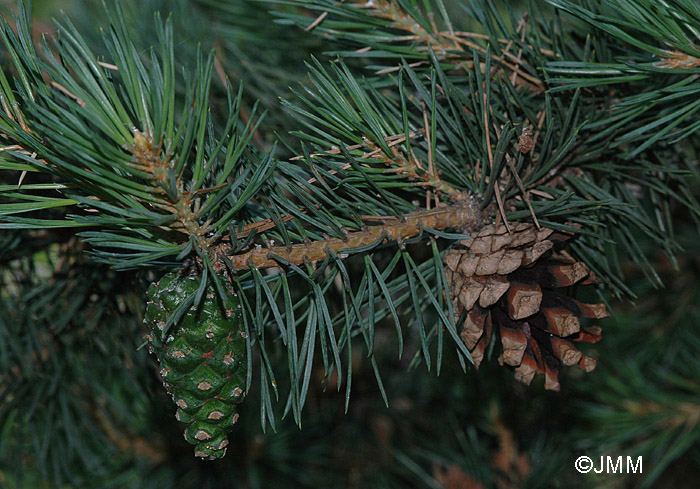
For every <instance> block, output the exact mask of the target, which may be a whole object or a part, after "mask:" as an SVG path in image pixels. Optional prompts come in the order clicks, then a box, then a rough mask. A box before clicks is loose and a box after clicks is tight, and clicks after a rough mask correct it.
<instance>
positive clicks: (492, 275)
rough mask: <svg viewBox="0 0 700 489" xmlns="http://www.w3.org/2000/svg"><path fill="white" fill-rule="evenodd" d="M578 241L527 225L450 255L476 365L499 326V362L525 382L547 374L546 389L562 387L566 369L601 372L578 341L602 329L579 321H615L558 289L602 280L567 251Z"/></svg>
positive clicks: (465, 243)
mask: <svg viewBox="0 0 700 489" xmlns="http://www.w3.org/2000/svg"><path fill="white" fill-rule="evenodd" d="M572 236H573V234H571V233H563V232H558V231H554V230H552V229H547V228H540V229H537V228H535V226H533V225H530V224H526V223H519V224H515V225H512V226H511V231H510V232H509V231H508V229H507V228H506V227H505V226H495V225H488V226H485V227H484V228H482V229H481V230H480V231H479V232H478V233H477V234H476V235H475V237H473V238H469V239H464V240H461V241H459V243H458V245H457V246H455V247H454V248H452V249H449V250H447V251H446V252H445V257H444V262H445V270H446V276H447V280H448V283H449V284H450V285H451V287H452V289H451V297H452V300H453V302H454V306H455V311H456V314H458V315H459V316H460V317H463V318H464V319H463V324H462V331H461V334H460V336H461V338H462V341H463V342H464V344H465V345H466V346H467V348H468V349H469V351H470V352H471V354H472V359H473V360H474V365H475V366H476V367H477V368H478V366H479V365H480V364H481V362H482V361H483V358H484V354H485V352H486V349H487V347H488V345H489V342H490V337H491V330H492V329H493V330H495V331H496V332H497V334H498V336H499V337H500V346H501V354H500V356H499V362H500V363H501V364H502V365H503V364H505V365H507V366H509V367H513V368H514V369H515V378H516V379H517V380H519V381H521V382H523V383H526V384H530V383H531V382H532V380H533V378H534V376H535V374H537V373H541V374H544V377H545V388H546V389H549V390H559V389H560V383H559V369H560V368H561V366H573V365H577V366H579V367H580V368H582V369H583V370H585V371H587V372H588V371H591V370H593V369H594V368H595V360H593V359H592V358H590V357H587V356H585V355H584V354H583V353H582V352H580V351H579V350H578V348H577V347H576V345H575V343H574V342H588V343H595V342H597V341H599V340H600V338H601V330H600V328H599V327H597V326H585V327H584V326H582V324H581V320H580V318H593V319H602V318H604V317H608V315H609V314H608V312H607V310H606V308H605V306H604V305H603V304H585V303H582V302H579V301H577V300H575V299H573V298H571V297H568V296H566V295H564V294H561V293H559V292H557V291H556V290H557V289H561V288H564V287H570V286H572V285H577V284H583V283H587V282H595V281H596V278H595V277H594V276H593V275H592V274H591V273H590V270H589V269H588V267H587V266H586V265H585V264H584V263H582V262H578V261H576V260H575V259H574V258H573V257H571V255H569V254H568V253H566V251H563V250H562V249H561V248H562V247H563V246H564V245H565V244H566V242H567V241H568V240H569V239H571V238H572Z"/></svg>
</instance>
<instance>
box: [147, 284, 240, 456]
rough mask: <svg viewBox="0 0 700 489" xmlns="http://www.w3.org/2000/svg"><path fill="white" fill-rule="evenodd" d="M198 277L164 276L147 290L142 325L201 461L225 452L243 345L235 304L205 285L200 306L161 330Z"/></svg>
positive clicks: (234, 299) (237, 400) (237, 393)
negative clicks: (146, 327) (222, 298)
mask: <svg viewBox="0 0 700 489" xmlns="http://www.w3.org/2000/svg"><path fill="white" fill-rule="evenodd" d="M201 280H202V279H201V277H192V276H187V275H183V274H180V273H176V272H173V273H169V274H167V275H165V276H164V277H163V278H161V279H160V281H159V282H156V283H153V284H151V286H150V287H149V289H148V292H147V296H148V302H147V305H146V317H145V322H146V323H147V325H148V327H149V333H148V335H147V340H148V342H149V350H151V352H155V354H156V356H157V357H158V361H159V362H160V367H161V370H160V374H161V376H162V377H163V385H164V386H165V388H166V389H167V390H168V392H169V393H170V395H171V396H172V398H173V401H174V402H175V404H176V405H177V407H178V409H177V412H176V415H175V416H176V417H177V419H178V420H179V421H181V422H183V423H185V424H186V425H187V428H186V429H185V439H186V440H187V441H188V442H189V443H191V444H193V445H195V455H196V456H198V457H202V458H207V459H210V460H212V459H215V458H221V457H223V456H224V455H225V453H226V446H227V445H228V439H227V438H226V435H227V434H228V433H229V432H230V431H231V430H232V429H233V425H234V424H235V423H236V422H237V421H238V413H237V412H236V405H237V404H238V403H240V402H241V401H242V400H243V397H244V389H245V381H246V370H245V365H246V361H245V355H246V340H245V335H246V333H245V330H244V329H243V321H242V320H241V310H240V302H239V300H238V298H237V297H236V296H235V295H234V294H233V293H232V292H229V293H228V294H227V295H226V297H225V298H224V300H223V301H222V300H221V298H220V297H219V295H218V294H217V293H216V291H215V290H214V288H213V286H211V285H208V287H207V289H206V291H205V295H204V297H203V299H202V302H201V304H200V305H199V306H198V307H194V306H193V307H191V308H190V309H189V310H188V311H187V312H186V313H185V314H184V315H182V317H181V318H180V319H179V321H177V322H176V323H175V324H173V325H172V326H171V327H170V328H168V329H167V330H166V327H165V326H166V323H167V321H168V318H169V317H170V316H171V315H172V314H173V313H174V311H175V310H176V309H177V308H178V306H180V305H181V304H182V303H183V302H184V301H185V300H187V299H188V298H189V297H192V296H193V295H194V294H196V292H197V290H198V288H199V287H200V284H201Z"/></svg>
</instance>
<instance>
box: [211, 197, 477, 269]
mask: <svg viewBox="0 0 700 489" xmlns="http://www.w3.org/2000/svg"><path fill="white" fill-rule="evenodd" d="M375 219H376V217H375ZM382 219H383V220H384V222H383V224H382V225H375V226H369V227H367V228H366V229H363V230H361V231H354V232H348V233H347V236H346V238H345V239H339V238H330V239H327V240H322V241H314V242H309V243H300V244H295V245H291V246H275V247H270V248H263V247H261V246H260V247H256V248H255V249H253V250H250V251H248V252H246V253H242V254H239V255H231V256H228V257H227V259H228V260H229V261H230V263H231V264H232V265H233V267H234V270H247V269H248V268H250V266H251V265H253V266H255V268H272V267H278V266H279V265H280V264H287V263H291V264H294V265H301V264H305V263H314V262H316V261H319V260H323V259H325V258H326V256H327V255H328V251H329V250H330V251H332V252H334V253H335V254H336V255H338V256H339V257H340V258H345V257H347V256H349V255H351V254H353V253H357V252H360V251H364V249H366V248H367V247H370V246H371V247H373V246H376V245H379V244H383V243H388V242H391V241H393V242H397V243H399V244H400V243H401V242H402V241H403V240H405V239H408V238H412V237H414V236H417V235H419V234H420V233H421V232H422V231H423V230H424V229H426V228H429V229H434V230H437V231H443V230H446V229H456V230H467V229H475V228H478V227H480V225H481V224H482V222H483V219H484V216H483V214H482V211H480V210H479V209H478V205H477V203H476V201H475V199H473V198H472V199H468V200H467V201H465V202H462V203H459V204H454V205H450V206H446V207H441V208H438V209H433V210H429V211H418V212H413V213H410V214H406V215H405V216H404V219H403V220H401V221H400V220H398V219H396V218H392V217H387V218H382ZM227 247H228V246H227V245H226V246H224V245H219V246H218V247H217V248H216V249H215V252H214V254H215V256H218V257H222V258H223V257H224V256H225V255H226V254H227V250H226V248H227ZM219 266H220V267H221V266H223V263H220V264H219Z"/></svg>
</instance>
